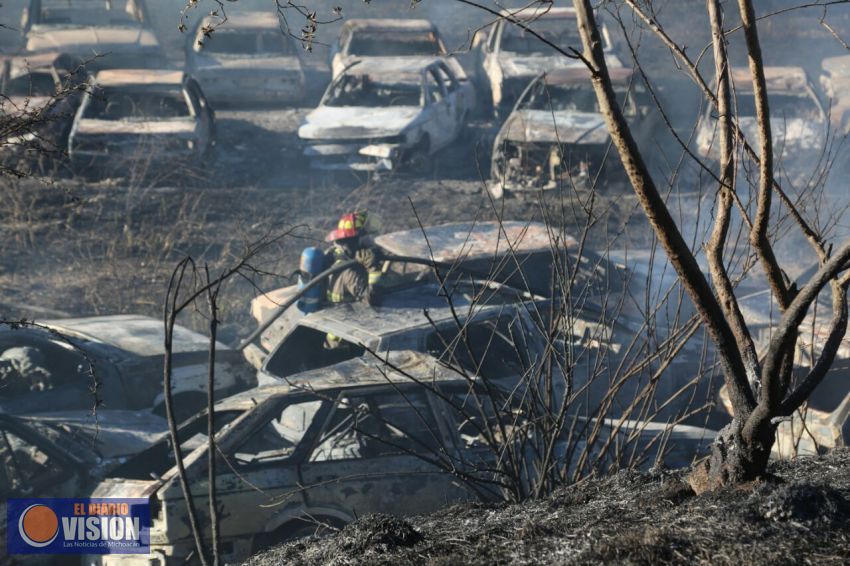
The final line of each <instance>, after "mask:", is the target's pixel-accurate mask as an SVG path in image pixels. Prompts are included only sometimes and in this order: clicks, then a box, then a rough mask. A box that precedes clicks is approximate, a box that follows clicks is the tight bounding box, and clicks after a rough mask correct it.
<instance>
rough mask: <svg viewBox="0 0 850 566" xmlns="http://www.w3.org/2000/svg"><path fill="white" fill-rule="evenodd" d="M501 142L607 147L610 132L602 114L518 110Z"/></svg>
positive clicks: (503, 128)
mask: <svg viewBox="0 0 850 566" xmlns="http://www.w3.org/2000/svg"><path fill="white" fill-rule="evenodd" d="M501 137H502V139H505V140H509V141H514V142H530V143H534V142H543V143H557V142H560V143H569V144H604V143H607V142H608V139H609V135H608V129H607V128H606V127H605V120H604V119H603V118H602V114H597V113H595V112H573V111H560V112H551V111H548V110H519V111H516V112H514V113H513V114H511V115H510V117H508V120H507V121H506V122H505V125H504V126H503V127H502V134H501Z"/></svg>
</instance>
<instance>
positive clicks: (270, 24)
mask: <svg viewBox="0 0 850 566" xmlns="http://www.w3.org/2000/svg"><path fill="white" fill-rule="evenodd" d="M204 24H214V25H216V26H217V28H216V29H217V30H219V29H269V30H279V29H280V20H279V19H278V16H277V14H275V13H274V12H251V13H236V14H228V15H227V19H226V20H223V19H222V17H221V16H207V17H205V18H204V19H203V20H202V23H201V24H200V25H201V26H203V25H204Z"/></svg>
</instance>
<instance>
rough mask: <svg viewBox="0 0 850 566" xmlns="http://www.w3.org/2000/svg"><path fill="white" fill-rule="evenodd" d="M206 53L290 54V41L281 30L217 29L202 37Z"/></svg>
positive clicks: (203, 48)
mask: <svg viewBox="0 0 850 566" xmlns="http://www.w3.org/2000/svg"><path fill="white" fill-rule="evenodd" d="M199 50H200V51H202V52H204V53H214V54H216V55H224V56H227V55H239V56H252V55H289V54H290V53H291V51H290V49H289V42H288V41H286V38H285V37H284V35H283V34H282V33H280V32H279V31H276V32H269V31H259V30H247V29H245V30H242V29H240V30H216V31H215V32H214V33H213V34H211V35H210V36H209V37H206V38H202V45H201V46H200V48H199Z"/></svg>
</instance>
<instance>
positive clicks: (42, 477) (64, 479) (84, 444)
mask: <svg viewBox="0 0 850 566" xmlns="http://www.w3.org/2000/svg"><path fill="white" fill-rule="evenodd" d="M166 428H167V425H166V422H165V420H164V419H162V418H160V417H157V416H154V415H151V414H150V413H140V412H132V411H100V412H99V413H98V415H97V416H94V415H92V413H91V412H89V411H86V412H83V413H57V414H51V413H48V414H41V415H38V416H36V417H14V416H11V415H7V414H4V413H0V557H4V558H5V557H7V556H8V555H7V552H6V544H7V542H6V541H7V536H6V529H7V524H6V522H7V513H6V504H7V503H6V502H7V500H8V499H9V498H22V497H79V496H80V495H81V494H82V493H85V491H86V490H90V489H93V488H94V486H96V485H97V483H98V482H99V481H100V480H101V479H102V478H103V477H104V476H105V474H106V472H107V471H108V470H110V469H111V468H114V467H116V466H119V465H121V464H122V463H123V462H125V461H126V460H127V459H128V458H129V457H130V456H132V455H134V454H137V453H139V452H141V451H143V450H145V449H146V448H148V447H149V446H151V445H153V444H155V443H156V442H158V441H159V440H160V439H162V438H163V437H164V434H165V432H164V431H165V430H166ZM4 563H5V562H4ZM19 563H23V564H43V563H44V556H43V555H30V556H17V557H16V558H15V564H19Z"/></svg>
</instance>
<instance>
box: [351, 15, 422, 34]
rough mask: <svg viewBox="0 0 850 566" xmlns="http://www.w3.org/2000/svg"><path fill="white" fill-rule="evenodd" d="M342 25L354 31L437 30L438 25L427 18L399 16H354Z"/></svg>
mask: <svg viewBox="0 0 850 566" xmlns="http://www.w3.org/2000/svg"><path fill="white" fill-rule="evenodd" d="M342 27H343V28H344V29H349V30H352V31H387V30H392V31H412V32H436V31H437V26H435V25H434V23H433V22H431V21H430V20H425V19H409V20H408V19H398V18H387V19H382V18H354V19H351V20H348V21H346V22H345V23H344V24H343V25H342Z"/></svg>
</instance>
